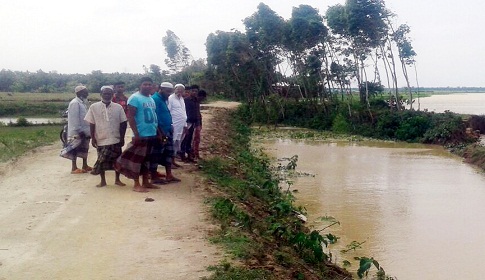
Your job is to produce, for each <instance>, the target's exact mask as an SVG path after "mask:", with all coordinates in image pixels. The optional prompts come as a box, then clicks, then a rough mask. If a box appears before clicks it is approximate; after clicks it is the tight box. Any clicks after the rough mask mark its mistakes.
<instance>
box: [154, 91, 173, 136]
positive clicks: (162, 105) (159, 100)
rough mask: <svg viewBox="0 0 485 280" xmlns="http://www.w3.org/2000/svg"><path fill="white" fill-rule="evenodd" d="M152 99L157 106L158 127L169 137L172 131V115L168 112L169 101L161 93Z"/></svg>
mask: <svg viewBox="0 0 485 280" xmlns="http://www.w3.org/2000/svg"><path fill="white" fill-rule="evenodd" d="M152 98H153V100H154V101H155V105H156V109H155V112H156V113H157V119H158V127H159V128H160V129H161V130H162V132H163V133H164V134H165V135H168V134H169V133H170V131H171V130H172V115H171V114H170V110H168V106H167V100H166V99H165V98H164V97H163V96H161V95H160V93H156V94H154V95H153V96H152Z"/></svg>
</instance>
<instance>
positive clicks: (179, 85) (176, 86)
mask: <svg viewBox="0 0 485 280" xmlns="http://www.w3.org/2000/svg"><path fill="white" fill-rule="evenodd" d="M179 87H181V88H183V89H185V86H184V85H182V84H176V85H175V86H174V88H179Z"/></svg>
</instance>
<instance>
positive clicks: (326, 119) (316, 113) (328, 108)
mask: <svg viewBox="0 0 485 280" xmlns="http://www.w3.org/2000/svg"><path fill="white" fill-rule="evenodd" d="M280 102H281V103H279V105H278V106H281V107H283V109H282V111H283V112H284V114H279V117H278V119H279V121H278V124H282V125H289V126H298V127H305V128H311V129H316V130H328V129H330V128H331V129H332V130H333V131H334V132H336V133H355V134H359V135H362V136H365V137H373V138H380V139H394V140H401V141H407V142H421V143H435V144H450V143H454V144H456V143H459V142H467V141H469V139H468V136H467V135H466V133H465V125H464V123H463V119H462V117H461V116H460V115H458V114H454V113H451V112H446V113H429V112H422V111H413V110H404V111H394V110H390V109H389V107H388V105H387V104H386V103H385V102H384V101H383V100H382V99H381V98H376V99H372V101H371V102H370V104H371V107H370V108H369V109H368V108H367V107H366V106H365V105H363V104H361V103H358V102H355V103H351V104H345V102H341V101H338V100H331V101H330V100H329V101H327V102H325V103H323V104H322V103H318V102H316V101H300V102H295V101H290V100H287V99H286V100H281V101H280ZM271 104H272V103H267V104H262V103H257V102H256V103H253V104H251V105H248V104H246V105H243V106H241V113H242V114H243V115H244V117H245V119H246V120H248V122H251V121H252V122H256V123H264V124H268V123H271V122H268V119H269V118H270V117H269V116H268V115H267V114H268V109H265V108H262V107H263V106H267V107H268V106H272V105H271ZM271 110H274V109H271ZM349 111H350V112H351V114H350V115H349ZM369 111H370V112H371V114H372V116H373V117H372V118H370V117H369ZM272 124H274V123H272ZM302 137H310V135H305V136H302Z"/></svg>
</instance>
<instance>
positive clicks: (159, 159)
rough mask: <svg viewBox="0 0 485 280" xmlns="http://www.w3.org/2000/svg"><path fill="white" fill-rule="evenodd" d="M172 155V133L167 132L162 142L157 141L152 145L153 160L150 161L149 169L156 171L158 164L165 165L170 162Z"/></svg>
mask: <svg viewBox="0 0 485 280" xmlns="http://www.w3.org/2000/svg"><path fill="white" fill-rule="evenodd" d="M172 157H173V134H172V133H169V134H167V135H166V138H165V140H164V141H163V142H157V143H156V144H155V145H154V146H153V157H152V159H153V161H152V163H151V166H150V167H151V168H150V170H151V171H156V170H157V167H158V165H159V164H160V165H163V166H167V165H168V164H172Z"/></svg>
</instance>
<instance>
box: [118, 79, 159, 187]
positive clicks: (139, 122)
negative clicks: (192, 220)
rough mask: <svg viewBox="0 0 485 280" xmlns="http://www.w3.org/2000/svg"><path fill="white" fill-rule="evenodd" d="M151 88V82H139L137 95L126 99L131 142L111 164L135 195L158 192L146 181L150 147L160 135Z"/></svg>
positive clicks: (150, 155) (143, 80) (151, 147)
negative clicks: (131, 133)
mask: <svg viewBox="0 0 485 280" xmlns="http://www.w3.org/2000/svg"><path fill="white" fill-rule="evenodd" d="M152 84H153V80H152V79H151V78H149V77H143V78H141V80H140V89H139V91H138V92H136V93H134V94H132V95H131V96H130V98H128V115H127V117H128V123H129V124H130V128H131V129H132V130H133V138H132V140H131V143H130V144H129V145H128V146H127V148H126V149H125V151H123V153H122V154H121V156H120V157H119V158H118V159H117V160H116V163H115V170H116V171H118V172H120V173H121V174H123V175H125V176H126V177H128V178H130V179H133V181H134V185H133V191H136V192H148V189H150V188H152V189H158V188H160V187H159V186H156V185H153V184H151V183H150V182H149V180H148V175H149V168H150V162H151V161H152V151H153V146H154V145H155V144H156V143H157V141H161V135H159V134H158V132H157V115H156V113H155V101H153V98H152V97H151V96H150V92H151V90H152ZM140 175H141V176H142V183H141V184H140V180H139V178H140Z"/></svg>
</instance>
